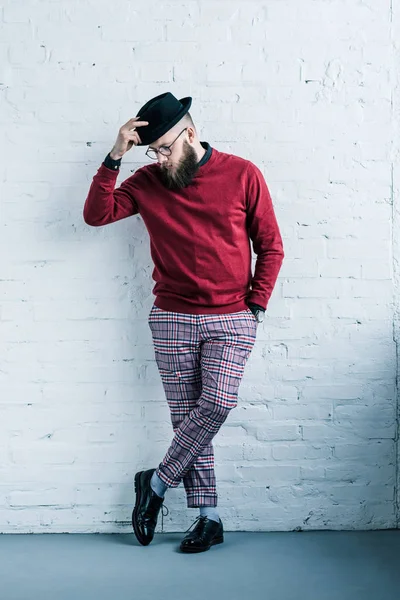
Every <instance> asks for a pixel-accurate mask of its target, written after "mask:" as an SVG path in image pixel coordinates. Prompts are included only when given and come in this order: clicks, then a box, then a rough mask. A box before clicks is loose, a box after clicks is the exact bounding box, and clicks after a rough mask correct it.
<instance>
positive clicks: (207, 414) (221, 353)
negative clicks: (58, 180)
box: [83, 92, 284, 552]
mask: <svg viewBox="0 0 400 600" xmlns="http://www.w3.org/2000/svg"><path fill="white" fill-rule="evenodd" d="M191 103H192V98H191V97H186V98H182V99H181V100H178V99H177V98H175V96H173V95H172V94H171V93H169V92H167V93H165V94H161V95H159V96H156V97H155V98H153V99H152V100H150V101H149V102H147V103H146V104H145V105H144V106H143V107H142V108H141V110H140V111H139V113H138V116H137V117H135V118H133V119H130V120H129V121H128V122H127V123H125V125H123V126H122V127H121V129H120V130H119V133H118V137H117V139H116V142H115V144H114V147H113V149H112V150H111V152H110V153H109V154H108V155H107V156H106V158H105V160H104V162H103V164H102V165H101V166H100V167H99V169H98V171H97V174H96V175H95V176H94V177H93V181H92V184H91V186H90V190H89V193H88V196H87V198H86V202H85V206H84V210H83V217H84V220H85V222H86V223H88V224H89V225H93V226H100V225H106V224H107V223H113V222H115V221H118V220H119V219H124V218H126V217H129V216H132V215H136V214H140V215H141V217H142V218H143V221H144V223H145V225H146V227H147V230H148V232H149V236H150V248H151V256H152V259H153V262H154V271H153V275H152V276H153V279H154V280H155V282H156V284H155V286H154V288H153V294H154V295H155V296H156V299H155V301H154V305H153V306H152V308H151V312H150V315H149V327H150V329H151V333H152V338H153V343H154V351H155V358H156V361H157V366H158V369H159V372H160V376H161V380H162V383H163V387H164V390H165V395H166V398H167V402H168V405H169V408H170V412H171V422H172V426H173V430H174V437H173V440H172V442H171V445H170V447H169V449H168V451H167V453H166V455H165V457H164V458H163V460H162V461H161V463H160V464H159V465H158V467H157V468H153V469H148V470H145V471H139V472H138V473H136V475H135V491H136V502H135V507H134V510H133V514H132V524H133V528H134V531H135V534H136V537H137V539H138V540H139V542H140V543H141V544H143V545H148V544H149V543H150V542H151V541H152V539H153V536H154V531H155V528H156V525H157V518H158V514H159V511H160V509H161V507H162V504H163V502H164V496H165V492H166V490H167V489H168V488H169V487H177V486H178V485H179V483H180V482H181V481H183V484H184V487H185V491H186V496H187V506H188V507H190V508H194V507H197V508H199V509H200V514H199V516H198V517H197V519H196V520H195V522H194V523H193V525H196V526H195V528H194V530H193V531H192V532H190V533H189V534H188V535H187V536H186V537H185V538H184V539H183V540H182V542H181V545H180V549H181V551H182V552H202V551H205V550H208V549H209V548H210V547H211V546H212V545H214V544H219V543H221V542H223V525H222V521H221V519H220V518H219V515H218V511H217V508H216V507H217V492H216V480H215V473H214V454H213V446H212V440H213V438H214V436H215V435H216V433H217V432H218V431H219V429H220V427H221V425H222V423H223V422H224V421H225V420H226V418H227V417H228V414H229V412H230V410H232V408H234V407H235V406H236V405H237V396H238V388H239V385H240V381H241V378H242V376H243V371H244V367H245V364H246V362H247V359H248V357H249V355H250V353H251V350H252V348H253V345H254V342H255V339H256V331H257V325H258V323H259V322H261V321H262V319H263V315H264V311H265V309H266V307H267V303H268V300H269V298H270V296H271V293H272V291H273V288H274V286H275V283H276V279H277V277H278V273H279V270H280V268H281V264H282V261H283V257H284V253H283V245H282V239H281V235H280V232H279V228H278V224H277V221H276V218H275V214H274V209H273V205H272V201H271V197H270V194H269V191H268V188H267V185H266V183H265V180H264V178H263V176H262V173H261V171H260V170H259V169H258V168H257V167H256V166H255V165H254V164H253V163H251V162H250V161H248V160H245V159H243V158H240V157H238V156H234V155H232V154H227V153H224V152H219V151H218V150H216V149H215V148H211V146H210V145H209V144H208V143H207V142H201V141H200V140H199V138H198V136H197V132H196V128H195V126H194V124H193V121H192V119H191V116H190V114H189V108H190V106H191ZM139 129H140V135H139ZM148 145H149V148H148V150H147V152H146V154H147V156H148V157H149V158H151V159H154V160H156V161H157V162H155V163H153V164H149V165H146V166H144V167H141V168H139V169H138V170H137V171H136V172H135V173H134V174H133V175H132V176H131V177H129V178H128V179H126V180H125V181H124V182H123V183H122V184H121V185H120V187H118V188H117V189H114V188H115V183H116V179H117V175H118V169H119V166H120V163H121V158H122V156H123V155H124V154H125V153H126V152H127V151H128V150H130V148H132V146H148ZM250 239H251V240H252V242H253V249H254V252H255V254H256V255H257V261H256V266H255V273H254V277H252V272H251V247H250ZM189 529H190V528H189Z"/></svg>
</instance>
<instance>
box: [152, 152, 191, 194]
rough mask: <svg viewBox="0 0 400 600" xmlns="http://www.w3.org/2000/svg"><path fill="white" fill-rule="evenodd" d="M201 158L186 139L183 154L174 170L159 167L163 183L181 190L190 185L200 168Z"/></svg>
mask: <svg viewBox="0 0 400 600" xmlns="http://www.w3.org/2000/svg"><path fill="white" fill-rule="evenodd" d="M198 163H199V159H198V158H197V154H196V152H195V150H194V148H192V146H191V145H190V144H189V143H188V142H187V141H186V140H185V141H184V144H183V156H182V158H181V159H180V160H179V163H178V165H177V167H176V168H174V170H172V169H171V168H167V167H164V166H161V167H160V168H159V173H160V179H161V181H162V183H163V184H164V185H165V187H167V188H168V189H170V190H179V189H182V188H184V187H186V186H188V185H189V184H190V183H191V182H192V180H193V179H194V176H195V175H196V173H197V171H198V169H199V165H198Z"/></svg>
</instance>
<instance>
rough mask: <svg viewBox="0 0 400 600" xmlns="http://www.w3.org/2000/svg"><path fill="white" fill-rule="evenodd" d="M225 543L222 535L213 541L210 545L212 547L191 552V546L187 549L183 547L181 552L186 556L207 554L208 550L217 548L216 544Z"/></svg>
mask: <svg viewBox="0 0 400 600" xmlns="http://www.w3.org/2000/svg"><path fill="white" fill-rule="evenodd" d="M223 541H224V536H223V535H221V536H219V537H217V538H215V539H213V541H212V542H211V543H210V545H209V546H208V548H200V549H199V548H196V549H193V550H190V549H189V548H190V546H188V547H187V548H182V547H181V549H180V550H181V552H185V553H186V554H195V553H196V554H197V552H207V550H209V549H210V548H211V546H215V545H216V544H222V543H223Z"/></svg>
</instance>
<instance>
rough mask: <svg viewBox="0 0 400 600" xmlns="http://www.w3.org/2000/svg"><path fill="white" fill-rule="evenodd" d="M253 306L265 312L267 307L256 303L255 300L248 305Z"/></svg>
mask: <svg viewBox="0 0 400 600" xmlns="http://www.w3.org/2000/svg"><path fill="white" fill-rule="evenodd" d="M251 306H252V307H253V308H255V309H257V310H262V311H263V312H265V308H263V307H262V306H260V305H259V304H255V303H254V302H249V303H248V307H249V308H250V307H251Z"/></svg>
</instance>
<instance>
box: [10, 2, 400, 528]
mask: <svg viewBox="0 0 400 600" xmlns="http://www.w3.org/2000/svg"><path fill="white" fill-rule="evenodd" d="M3 6H4V8H3V10H2V13H1V31H0V64H1V75H0V91H1V98H2V104H1V108H2V110H1V115H0V120H1V128H0V132H1V133H0V135H1V136H2V142H3V144H2V147H3V158H2V161H1V167H0V177H1V181H2V199H1V205H0V206H1V216H0V252H1V254H0V256H1V259H0V261H1V271H0V273H1V276H0V298H1V304H0V327H1V329H0V331H1V334H0V345H1V366H0V382H1V383H0V386H1V397H0V432H1V436H0V530H1V531H3V532H27V531H29V532H43V531H54V532H60V531H70V532H92V531H99V532H105V531H131V526H130V515H131V509H132V503H133V489H132V478H133V474H134V472H135V471H136V470H138V469H141V468H149V467H151V466H156V465H157V463H158V462H159V461H160V460H161V458H162V456H163V455H164V453H165V451H166V449H167V448H168V445H169V442H170V439H171V435H172V427H171V425H170V421H169V414H168V409H167V405H166V402H165V399H164V395H163V390H162V385H161V381H160V378H159V374H158V371H157V368H156V365H155V362H154V354H153V347H152V343H151V335H150V330H149V328H148V325H147V316H148V312H149V310H150V308H151V305H152V301H153V296H152V294H151V289H152V287H153V282H152V279H151V273H152V268H153V267H152V263H151V258H150V254H149V246H148V235H147V232H146V229H145V227H144V224H143V222H142V220H141V218H140V217H133V218H131V219H127V220H126V221H122V222H119V223H116V224H114V225H110V226H107V227H104V228H99V229H95V228H90V227H88V226H87V225H85V223H84V222H83V219H82V208H83V203H84V200H85V198H86V194H87V192H88V189H89V185H90V182H91V180H92V177H93V175H94V174H95V172H96V170H97V168H98V166H99V165H100V163H101V162H102V160H103V158H104V156H105V155H106V153H107V152H108V151H109V150H110V149H111V147H112V144H113V142H114V140H115V137H116V135H117V132H118V128H119V127H120V125H121V124H122V123H123V122H125V121H126V120H127V119H128V118H130V117H132V116H134V115H135V114H136V112H137V110H138V109H139V108H140V106H141V105H142V104H143V103H144V102H146V101H147V100H148V99H149V98H150V97H152V96H154V95H156V94H159V93H162V92H163V91H166V90H171V91H172V92H173V93H174V94H175V95H177V96H178V97H182V96H186V95H192V96H193V98H194V102H193V107H192V110H191V113H192V115H193V117H194V119H195V122H196V124H197V127H198V129H199V131H200V134H201V135H200V137H201V139H202V140H207V141H209V142H210V143H211V145H213V146H215V147H216V148H218V149H219V150H222V151H227V152H232V153H234V154H238V155H240V156H243V157H245V158H248V159H250V160H252V161H254V162H255V163H256V164H257V165H258V166H259V167H260V168H261V169H262V170H263V172H264V174H265V177H266V180H267V182H268V184H269V186H270V189H271V193H272V195H273V199H274V204H275V209H276V213H277V217H278V221H279V224H280V226H281V231H282V235H283V237H284V245H285V254H286V257H285V261H284V265H283V267H282V270H281V273H280V276H279V279H278V282H277V285H276V289H275V291H274V294H273V297H272V299H271V301H270V304H269V309H268V314H267V319H266V321H265V323H264V324H263V325H262V326H260V327H259V329H258V337H257V342H256V346H255V348H254V351H253V354H252V355H251V358H250V361H249V363H248V366H247V369H246V373H245V377H244V379H243V382H242V386H241V389H240V402H239V406H238V408H237V409H235V411H233V412H232V413H231V415H230V417H229V419H228V421H227V422H226V424H225V425H224V427H223V428H222V430H221V431H220V433H219V434H218V436H217V437H216V438H215V455H216V465H217V466H216V471H217V479H218V487H219V495H220V512H221V516H222V518H223V520H224V524H225V527H226V529H228V530H236V529H241V530H291V529H324V528H328V529H365V528H367V529H373V528H387V527H395V526H396V525H397V523H398V521H396V517H397V518H398V516H399V515H398V511H397V515H396V506H398V502H397V504H396V496H395V494H396V490H398V489H399V480H398V479H397V481H396V477H398V469H397V464H398V461H399V455H398V456H397V460H396V442H397V440H398V437H397V433H398V431H397V429H396V427H397V423H398V420H397V417H398V415H397V414H396V406H397V396H396V381H397V372H398V365H397V356H396V342H397V339H398V335H399V319H398V316H399V313H398V309H397V306H398V304H399V303H398V300H400V299H399V297H398V294H399V290H400V275H399V269H398V264H399V260H400V237H399V233H398V232H399V231H400V226H399V225H400V218H399V214H400V208H399V206H400V204H399V192H400V187H399V179H400V169H399V160H398V157H399V152H398V150H399V149H400V146H399V141H398V140H399V127H398V125H399V114H400V113H399V109H400V102H399V85H398V83H399V78H398V65H399V64H400V60H399V59H400V55H399V45H398V39H399V34H400V16H399V13H400V0H393V1H392V2H391V1H390V0H380V1H379V2H376V0H363V2H361V1H359V0H303V1H302V2H298V1H297V0H268V2H263V1H261V0H250V1H249V0H246V1H244V0H242V1H240V2H239V1H237V0H198V1H195V0H189V1H187V2H184V1H183V0H182V1H172V0H171V1H168V2H157V3H154V2H153V3H151V2H147V1H144V0H142V1H135V2H128V1H127V0H122V2H119V3H118V6H115V7H114V8H113V9H112V10H110V5H109V3H108V2H105V1H104V0H97V1H96V2H94V0H91V1H90V2H89V1H87V0H86V1H81V2H71V1H67V0H59V1H57V0H47V1H40V2H33V1H30V0H25V1H24V2H23V3H18V2H11V0H7V1H6V2H5V3H3ZM391 7H392V8H391ZM392 104H393V107H392ZM145 162H146V161H145V157H144V152H143V151H142V150H141V149H136V150H134V151H133V152H131V153H130V154H128V155H127V156H126V158H125V159H124V160H123V167H122V169H121V174H120V178H119V180H118V184H119V183H120V182H121V181H123V180H124V179H126V178H127V177H128V176H129V175H130V174H131V172H132V171H133V170H135V169H136V168H138V167H139V166H141V165H142V164H144V163H145ZM393 300H395V302H394V301H393ZM393 325H394V328H393ZM397 452H399V449H397ZM398 500H399V498H397V501H398ZM166 504H167V506H168V507H169V508H170V515H169V516H168V517H166V519H165V522H164V529H165V530H166V531H182V530H183V529H184V528H186V527H187V525H188V524H189V523H190V522H191V520H192V518H194V516H196V514H197V512H196V511H193V510H192V511H189V510H188V509H186V502H185V496H184V490H183V486H181V487H180V488H178V489H174V490H171V491H170V492H169V493H168V499H167V501H166Z"/></svg>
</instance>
